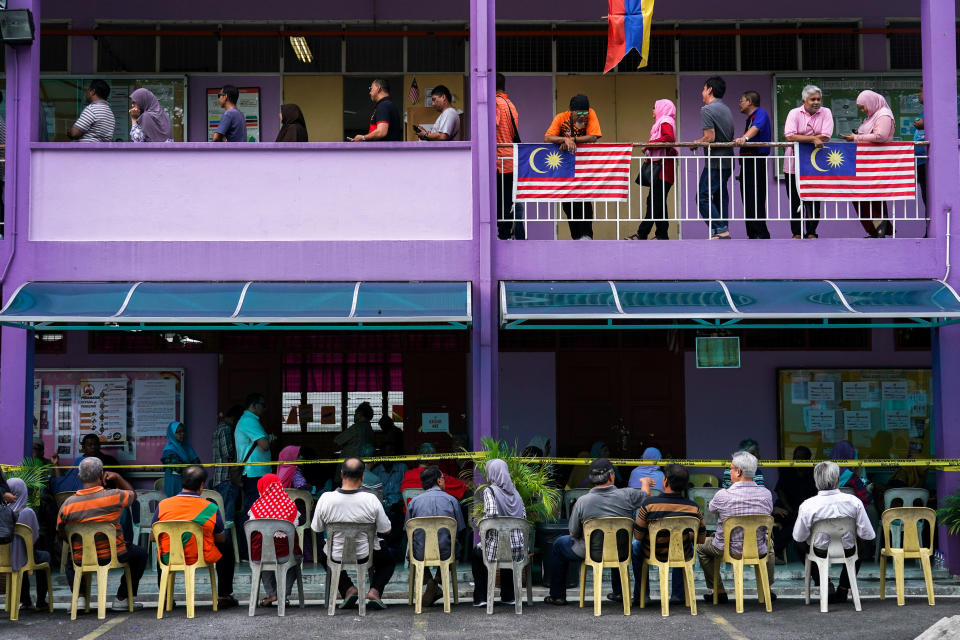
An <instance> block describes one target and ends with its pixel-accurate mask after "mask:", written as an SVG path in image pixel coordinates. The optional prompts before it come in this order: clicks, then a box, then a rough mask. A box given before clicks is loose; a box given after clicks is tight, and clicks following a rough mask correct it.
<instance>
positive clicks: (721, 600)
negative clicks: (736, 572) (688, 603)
mask: <svg viewBox="0 0 960 640" xmlns="http://www.w3.org/2000/svg"><path fill="white" fill-rule="evenodd" d="M703 601H704V602H706V603H707V604H713V594H712V593H705V594H703ZM729 601H730V598H728V597H727V594H726V593H724V592H720V593H718V594H717V604H727V602H729Z"/></svg>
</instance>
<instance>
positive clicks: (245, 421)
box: [233, 393, 276, 530]
mask: <svg viewBox="0 0 960 640" xmlns="http://www.w3.org/2000/svg"><path fill="white" fill-rule="evenodd" d="M246 406H247V409H246V411H244V412H243V414H242V415H241V416H240V419H239V420H238V421H237V428H236V431H235V432H234V434H233V440H234V444H235V445H236V449H237V455H238V456H240V462H242V463H244V464H245V463H247V462H270V441H271V440H273V439H276V436H268V435H267V432H266V430H264V428H263V425H262V424H261V423H260V417H261V416H262V415H263V414H264V412H265V411H266V408H267V401H266V400H265V399H264V397H263V394H262V393H251V394H250V395H248V396H247V402H246ZM268 473H271V469H270V465H267V464H259V465H249V464H247V465H246V466H244V467H243V483H242V484H243V513H241V514H240V520H239V522H237V528H238V529H239V530H242V529H243V526H242V525H243V523H244V522H246V521H247V512H248V511H249V510H250V507H252V506H253V503H254V502H256V501H257V498H259V497H260V492H259V491H258V490H257V481H258V480H259V479H260V477H261V476H264V475H266V474H268Z"/></svg>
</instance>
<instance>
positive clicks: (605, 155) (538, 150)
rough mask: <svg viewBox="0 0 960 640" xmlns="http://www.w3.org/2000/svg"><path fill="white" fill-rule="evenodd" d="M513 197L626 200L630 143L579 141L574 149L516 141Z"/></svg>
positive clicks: (630, 152) (628, 190)
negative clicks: (571, 151)
mask: <svg viewBox="0 0 960 640" xmlns="http://www.w3.org/2000/svg"><path fill="white" fill-rule="evenodd" d="M514 146H515V147H516V150H517V151H516V158H517V162H516V166H517V177H516V179H515V180H514V183H513V188H514V200H526V201H538V202H560V201H564V200H608V201H620V202H626V201H627V198H628V196H629V195H630V157H631V156H632V155H633V145H632V144H631V143H629V142H628V143H626V144H581V145H578V146H577V151H576V153H570V152H569V151H565V150H563V149H562V148H560V147H559V146H557V145H555V144H517V145H514Z"/></svg>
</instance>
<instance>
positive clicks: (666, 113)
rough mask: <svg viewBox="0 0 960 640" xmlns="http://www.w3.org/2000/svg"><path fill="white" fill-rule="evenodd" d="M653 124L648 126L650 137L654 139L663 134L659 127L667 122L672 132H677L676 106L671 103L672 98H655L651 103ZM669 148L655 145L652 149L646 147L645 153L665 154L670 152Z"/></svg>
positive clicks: (653, 154) (651, 154) (652, 154)
mask: <svg viewBox="0 0 960 640" xmlns="http://www.w3.org/2000/svg"><path fill="white" fill-rule="evenodd" d="M653 116H654V121H653V126H652V127H650V139H651V140H656V139H657V138H659V137H660V136H662V135H663V134H662V133H661V128H662V127H663V125H664V124H669V125H670V126H671V127H672V128H673V134H674V136H676V134H677V107H676V106H675V105H674V104H673V101H672V100H667V99H663V100H657V101H656V102H655V103H654V104H653ZM671 151H672V150H671V149H668V148H667V147H655V148H652V149H647V155H650V156H665V155H668V154H670V153H671Z"/></svg>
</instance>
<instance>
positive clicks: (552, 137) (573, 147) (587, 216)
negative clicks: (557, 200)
mask: <svg viewBox="0 0 960 640" xmlns="http://www.w3.org/2000/svg"><path fill="white" fill-rule="evenodd" d="M602 135H603V134H602V133H601V132H600V121H599V120H598V119H597V112H596V111H594V110H593V109H591V108H590V99H589V98H587V96H585V95H583V94H582V93H578V94H577V95H575V96H573V97H572V98H570V110H569V111H561V112H560V113H558V114H557V115H556V116H555V117H554V118H553V122H551V123H550V128H549V129H547V133H546V134H545V135H544V136H543V141H544V142H549V143H551V144H555V145H558V146H559V147H560V148H561V149H563V150H564V151H569V152H570V153H576V152H577V145H578V144H588V143H590V142H596V141H597V140H599V139H600V137H601V136H602ZM560 208H561V209H562V210H563V215H564V216H565V217H566V218H567V224H569V225H570V237H571V238H572V239H574V240H593V203H592V202H573V203H570V202H563V203H561V204H560Z"/></svg>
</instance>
